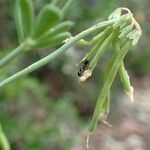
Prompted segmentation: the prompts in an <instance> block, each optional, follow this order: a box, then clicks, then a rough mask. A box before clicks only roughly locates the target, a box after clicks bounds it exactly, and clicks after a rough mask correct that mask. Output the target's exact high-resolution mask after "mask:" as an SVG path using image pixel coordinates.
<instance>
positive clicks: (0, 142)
mask: <svg viewBox="0 0 150 150" xmlns="http://www.w3.org/2000/svg"><path fill="white" fill-rule="evenodd" d="M0 149H1V150H10V145H9V143H8V140H7V138H6V136H5V134H4V133H3V131H2V127H1V124H0Z"/></svg>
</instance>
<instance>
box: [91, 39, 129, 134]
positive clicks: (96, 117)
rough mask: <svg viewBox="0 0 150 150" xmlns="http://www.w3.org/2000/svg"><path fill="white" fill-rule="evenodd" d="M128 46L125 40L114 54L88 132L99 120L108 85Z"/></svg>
mask: <svg viewBox="0 0 150 150" xmlns="http://www.w3.org/2000/svg"><path fill="white" fill-rule="evenodd" d="M130 47H131V41H129V42H127V43H126V44H125V45H124V47H123V48H122V50H121V51H120V53H119V54H118V55H117V56H115V58H114V62H113V65H112V67H111V69H110V70H109V73H108V75H107V78H106V81H105V83H104V86H103V88H102V90H101V92H100V94H99V97H98V100H97V103H96V107H95V110H94V114H93V117H92V121H91V123H90V127H89V131H90V132H92V131H93V130H94V129H95V128H96V125H97V122H98V120H99V114H100V112H101V110H102V107H103V104H104V101H105V99H106V97H107V95H108V93H109V91H110V87H111V85H112V83H113V81H114V79H115V76H116V74H117V72H118V69H119V66H120V64H121V62H122V60H123V59H124V57H125V55H126V54H127V52H128V50H129V48H130Z"/></svg>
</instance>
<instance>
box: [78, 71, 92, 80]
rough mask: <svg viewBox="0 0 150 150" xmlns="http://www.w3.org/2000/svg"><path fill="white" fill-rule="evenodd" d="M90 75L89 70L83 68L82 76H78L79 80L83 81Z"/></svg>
mask: <svg viewBox="0 0 150 150" xmlns="http://www.w3.org/2000/svg"><path fill="white" fill-rule="evenodd" d="M91 75H92V72H91V70H85V71H84V73H83V76H81V77H79V78H78V80H79V82H84V81H85V80H86V79H87V78H89V77H90V76H91Z"/></svg>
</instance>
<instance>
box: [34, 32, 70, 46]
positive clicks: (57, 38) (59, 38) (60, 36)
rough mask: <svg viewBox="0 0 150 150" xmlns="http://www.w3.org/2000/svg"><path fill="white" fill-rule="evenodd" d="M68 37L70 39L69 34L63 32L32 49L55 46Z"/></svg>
mask: <svg viewBox="0 0 150 150" xmlns="http://www.w3.org/2000/svg"><path fill="white" fill-rule="evenodd" d="M69 37H71V34H70V33H69V32H63V33H60V34H58V35H56V36H54V37H53V38H51V39H48V40H46V41H40V42H39V43H37V44H36V45H35V46H34V48H45V47H52V46H56V45H58V44H60V43H62V42H63V41H64V40H65V39H66V38H69Z"/></svg>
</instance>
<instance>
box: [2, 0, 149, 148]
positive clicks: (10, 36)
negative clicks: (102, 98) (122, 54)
mask: <svg viewBox="0 0 150 150" xmlns="http://www.w3.org/2000/svg"><path fill="white" fill-rule="evenodd" d="M34 3H35V6H36V10H38V9H40V8H41V7H42V6H43V5H44V4H46V3H50V0H34ZM120 6H123V7H128V8H129V9H130V10H131V11H132V12H133V14H134V17H135V18H136V19H137V20H138V22H139V23H140V25H141V27H142V30H143V35H142V38H141V40H140V42H139V44H138V46H137V47H135V48H134V49H132V50H131V51H130V52H129V54H128V55H127V57H126V59H125V64H126V67H127V70H128V72H129V74H130V77H131V81H132V85H133V86H134V87H135V90H136V92H135V101H136V102H135V104H133V105H129V100H128V99H129V98H128V97H127V96H126V95H124V92H123V89H122V86H121V84H120V82H119V81H118V78H117V79H116V80H115V83H114V84H113V88H112V92H111V112H110V115H109V118H108V121H110V122H111V124H112V125H113V127H112V128H111V129H108V127H107V126H104V125H102V126H103V127H102V128H104V129H103V132H102V133H100V132H101V127H98V129H97V130H96V131H95V132H94V133H93V135H92V137H93V138H92V139H93V140H91V141H90V149H92V150H113V148H114V150H116V149H119V150H122V149H123V150H128V149H129V150H130V149H131V150H144V149H145V150H148V148H149V147H150V143H149V141H148V139H149V138H150V137H149V135H150V134H149V133H150V127H149V126H148V125H149V123H150V117H149V115H148V113H150V109H148V108H149V107H150V103H148V100H149V97H150V95H149V93H150V79H149V75H150V50H149V47H150V42H149V41H150V27H149V25H150V9H149V6H150V1H149V0H128V1H119V0H108V1H106V0H75V2H74V5H73V6H72V9H71V11H70V13H69V14H68V16H67V18H68V19H69V20H72V21H74V22H75V25H74V27H73V28H72V29H71V33H72V35H76V34H78V33H79V32H81V31H82V30H84V29H86V28H88V27H90V26H92V25H94V24H95V23H97V22H101V21H104V20H106V19H107V16H108V15H109V14H110V13H111V12H112V11H113V10H114V9H116V8H117V7H120ZM13 12H14V0H0V58H2V57H3V56H5V55H6V54H7V53H8V52H9V51H11V49H13V48H15V47H16V46H17V45H18V42H17V41H18V40H17V34H16V28H15V23H14V16H13ZM86 51H87V49H85V48H83V47H72V48H71V49H69V50H68V51H67V52H66V53H65V54H64V56H63V57H60V58H58V59H57V60H55V61H53V62H51V63H49V64H48V65H45V66H44V67H42V68H40V69H38V70H37V71H34V72H33V73H30V74H29V75H28V76H25V77H23V78H21V79H19V80H17V81H15V82H13V83H11V84H9V85H8V86H6V87H5V88H4V90H0V122H1V124H2V127H3V131H4V132H5V134H6V136H7V137H8V140H9V142H10V145H11V148H12V149H13V150H38V149H39V150H41V149H42V150H72V149H73V150H83V149H85V147H84V146H85V140H86V131H87V127H88V125H89V122H90V119H91V117H92V113H93V110H94V106H95V102H96V99H97V96H98V93H99V90H100V88H101V87H102V85H103V82H102V79H103V71H104V68H105V66H106V64H107V62H108V55H109V54H106V55H105V57H104V58H103V62H102V63H101V64H100V65H98V66H97V67H96V70H95V71H94V74H93V76H92V77H91V79H89V80H88V81H87V82H85V83H83V84H78V81H77V71H78V69H79V68H77V67H76V63H78V61H80V59H81V58H82V57H83V56H84V54H85V53H86ZM50 52H51V49H42V50H39V51H32V52H28V53H26V54H25V55H23V56H19V57H18V58H17V59H16V60H14V61H12V62H11V63H10V64H9V65H8V66H7V67H5V68H4V69H2V70H0V80H3V79H5V78H6V77H8V76H10V75H11V74H13V73H15V72H17V71H19V70H21V69H22V68H24V67H25V66H28V65H29V64H32V63H33V62H35V61H37V60H39V59H40V58H43V57H44V56H46V55H47V54H49V53H50ZM124 99H125V100H124ZM141 100H142V101H141ZM142 102H143V103H142ZM144 119H145V120H144ZM119 129H120V130H119ZM128 132H129V133H128ZM127 133H128V134H127ZM126 134H127V135H126ZM120 136H121V137H120ZM93 143H95V144H93ZM100 143H101V144H100ZM107 143H110V145H111V146H110V145H109V144H107ZM141 143H142V144H141ZM138 144H139V145H138ZM95 145H96V146H95ZM129 145H131V147H129ZM135 145H136V146H137V145H138V146H137V149H136V146H135ZM114 146H116V147H114ZM121 148H122V149H121ZM138 148H139V149H138ZM140 148H141V149H140Z"/></svg>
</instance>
